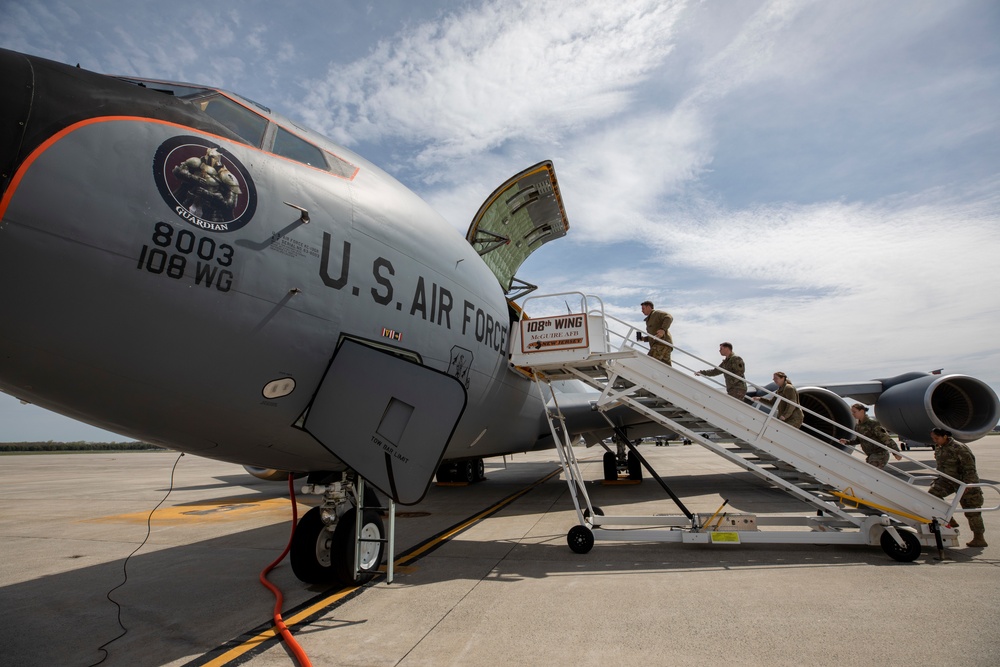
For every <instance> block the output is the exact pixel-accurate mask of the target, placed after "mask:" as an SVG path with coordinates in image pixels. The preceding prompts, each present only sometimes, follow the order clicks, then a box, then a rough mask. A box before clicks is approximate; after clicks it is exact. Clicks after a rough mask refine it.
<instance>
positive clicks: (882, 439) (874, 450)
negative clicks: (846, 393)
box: [840, 403, 903, 468]
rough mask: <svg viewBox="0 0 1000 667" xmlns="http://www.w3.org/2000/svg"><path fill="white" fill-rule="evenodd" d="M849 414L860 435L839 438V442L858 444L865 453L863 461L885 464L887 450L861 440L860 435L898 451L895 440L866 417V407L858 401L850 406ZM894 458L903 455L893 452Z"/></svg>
mask: <svg viewBox="0 0 1000 667" xmlns="http://www.w3.org/2000/svg"><path fill="white" fill-rule="evenodd" d="M851 415H853V417H854V420H855V421H856V422H857V424H856V425H855V426H854V430H855V431H857V432H858V433H859V434H860V435H856V436H854V437H853V438H851V439H850V440H847V439H845V438H841V439H840V444H842V445H851V446H852V447H853V446H854V445H857V444H860V445H861V451H863V452H864V453H865V462H867V463H870V464H871V465H873V466H875V467H876V468H884V467H885V464H886V463H888V462H889V452H887V451H886V450H884V449H882V448H881V447H876V446H875V445H873V444H872V443H870V442H868V440H862V438H861V436H862V435H863V436H865V437H866V438H869V439H871V440H874V441H875V442H879V443H882V444H883V445H885V446H886V447H888V448H889V449H893V450H895V451H897V452H898V451H899V446H898V445H897V444H896V441H895V440H893V439H892V438H891V437H889V433H888V432H887V431H886V430H885V428H884V427H883V426H882V425H881V424H879V423H878V422H877V421H875V420H874V419H869V418H868V408H867V407H865V406H864V405H861V404H860V403H855V404H854V405H852V406H851ZM893 456H895V457H896V460H897V461H899V460H900V459H902V458H903V457H902V456H900V455H899V454H893Z"/></svg>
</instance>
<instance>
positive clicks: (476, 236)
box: [465, 160, 569, 299]
mask: <svg viewBox="0 0 1000 667" xmlns="http://www.w3.org/2000/svg"><path fill="white" fill-rule="evenodd" d="M568 229H569V221H568V220H567V218H566V208H565V207H564V206H563V201H562V194H560V192H559V183H558V182H557V181H556V172H555V169H554V168H553V166H552V162H551V161H550V160H546V161H544V162H539V163H538V164H536V165H534V166H532V167H528V168H527V169H525V170H524V171H522V172H521V173H519V174H516V175H514V176H512V177H510V178H509V179H507V181H506V182H505V183H504V184H503V185H501V186H500V187H499V188H497V189H496V190H494V191H493V194H491V195H490V196H489V197H488V198H487V199H486V201H485V202H483V205H482V206H481V207H479V211H478V212H477V213H476V216H475V217H474V218H473V219H472V224H471V225H470V226H469V231H468V233H467V234H466V235H465V238H466V240H467V241H468V242H469V243H470V244H472V247H473V248H475V249H476V252H478V253H479V255H480V257H482V258H483V261H484V262H486V265H487V266H488V267H490V270H491V271H493V275H495V276H496V277H497V280H498V281H500V286H501V287H502V288H503V290H504V292H505V293H506V294H507V297H508V299H516V298H518V297H521V296H524V295H526V294H528V293H529V292H532V291H533V290H534V289H535V286H534V285H531V284H530V283H526V282H524V281H521V280H518V279H517V278H516V277H515V274H516V273H517V270H518V269H519V268H520V267H521V265H522V264H523V263H524V261H525V260H526V259H527V258H528V256H529V255H531V253H533V252H534V251H535V250H537V249H538V248H540V247H542V245H544V244H545V243H548V242H549V241H552V240H554V239H557V238H560V237H563V236H565V235H566V231H567V230H568ZM512 292H514V293H513V294H512Z"/></svg>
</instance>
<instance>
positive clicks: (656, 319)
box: [635, 301, 674, 366]
mask: <svg viewBox="0 0 1000 667" xmlns="http://www.w3.org/2000/svg"><path fill="white" fill-rule="evenodd" d="M641 308H642V314H643V315H644V316H645V318H646V333H648V334H649V336H643V335H642V332H640V331H636V332H635V337H636V339H637V340H640V341H646V342H648V343H649V352H648V354H649V356H651V357H653V358H654V359H659V360H660V361H662V362H663V363H665V364H666V365H667V366H670V365H671V364H670V353H671V352H672V351H673V349H674V348H673V345H671V344H670V343H673V342H674V339H673V338H671V337H670V324H671V323H672V322H673V321H674V318H673V316H672V315H671V314H670V313H668V312H667V311H665V310H653V302H652V301H643V302H642V304H641ZM650 336H656V337H657V338H659V339H661V340H665V341H667V342H666V343H661V342H660V341H658V340H651V339H650Z"/></svg>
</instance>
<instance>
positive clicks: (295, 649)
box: [260, 474, 312, 667]
mask: <svg viewBox="0 0 1000 667" xmlns="http://www.w3.org/2000/svg"><path fill="white" fill-rule="evenodd" d="M294 479H295V478H294V477H293V476H292V475H291V474H289V475H288V496H289V498H291V500H292V534H291V535H290V536H289V537H288V544H287V545H285V550H284V551H282V552H281V555H280V556H278V558H277V560H275V561H274V562H273V563H271V564H270V565H268V566H267V567H266V568H264V569H263V571H261V573H260V583H262V584H264V586H266V587H267V588H268V589H270V591H271V592H272V593H274V597H275V601H274V615H273V618H274V627H275V628H277V629H278V633H279V634H281V639H282V641H284V642H285V644H287V645H288V649H289V650H290V651H291V652H292V655H294V656H295V660H296V661H297V662H298V663H299V665H301V666H302V667H312V663H311V662H310V661H309V656H307V655H306V652H305V651H304V650H302V647H301V646H299V643H298V642H297V641H295V637H293V636H292V633H291V631H289V629H288V626H286V625H285V621H283V620H282V618H281V605H282V603H283V602H284V597H283V596H282V594H281V590H280V589H279V588H278V587H277V586H275V585H274V584H272V583H271V582H270V581H268V580H267V573H268V572H270V571H271V570H273V569H274V568H275V567H277V565H278V563H280V562H281V561H282V560H284V558H285V556H286V555H287V554H288V552H289V550H290V549H291V548H292V539H293V538H294V537H295V524H296V523H297V522H298V508H297V506H296V504H295V483H294V481H293V480H294Z"/></svg>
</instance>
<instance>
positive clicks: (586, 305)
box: [520, 291, 1000, 511]
mask: <svg viewBox="0 0 1000 667" xmlns="http://www.w3.org/2000/svg"><path fill="white" fill-rule="evenodd" d="M566 296H575V297H578V298H579V299H580V304H581V306H582V311H581V312H584V313H586V314H587V315H593V316H598V317H601V318H603V319H604V321H605V326H604V338H605V340H604V341H603V343H604V345H606V346H607V348H608V350H609V351H610V350H611V348H612V347H613V345H612V343H611V336H612V335H615V336H619V337H620V338H621V339H622V342H621V344H620V345H619V346H618V351H619V352H623V351H626V350H632V351H638V350H641V349H643V346H640V345H639V341H638V340H636V338H635V336H634V332H640V333H642V334H643V336H645V337H646V340H647V341H648V340H649V339H652V340H655V341H658V342H660V343H663V344H664V345H667V346H669V347H670V348H671V349H672V350H674V351H675V352H679V353H681V354H682V355H684V356H686V357H690V358H691V359H694V360H696V361H698V362H700V363H703V364H708V365H709V366H712V367H713V368H717V369H718V370H721V371H722V372H723V373H724V374H726V375H733V374H732V373H730V372H729V371H727V370H725V369H723V368H719V367H718V366H716V365H715V364H713V363H712V362H710V361H708V360H706V359H702V358H701V357H699V356H698V355H696V354H694V353H693V352H689V351H687V350H685V349H684V348H681V347H678V346H676V345H675V344H673V343H672V342H668V341H666V340H664V339H662V338H659V337H657V336H655V335H653V334H649V333H647V332H646V330H645V329H644V328H643V329H640V328H638V327H637V326H635V325H633V324H630V323H629V322H626V321H625V320H622V319H620V318H617V317H615V316H613V315H609V314H607V313H606V312H605V309H604V301H603V300H602V299H601V298H600V297H598V296H596V295H593V294H585V293H584V292H580V291H568V292H556V293H553V294H539V295H534V296H529V297H527V298H526V299H525V300H524V304H523V307H522V309H521V313H520V317H521V319H526V318H527V317H528V316H527V314H526V312H527V305H528V302H529V301H539V300H541V299H552V298H557V297H566ZM591 301H594V302H595V303H596V304H597V305H598V307H597V308H591V307H590V302H591ZM567 306H568V303H567ZM609 320H610V321H611V322H614V323H616V324H619V325H623V326H624V327H625V328H626V330H627V333H625V334H622V333H620V332H619V331H617V330H615V329H612V327H610V326H608V325H607V322H608V321H609ZM673 362H674V359H673V358H672V359H671V365H673ZM676 365H677V367H679V368H682V369H684V370H686V371H689V372H691V373H692V374H693V373H695V372H696V371H695V370H694V369H693V368H691V367H689V366H687V365H685V364H683V363H681V362H679V361H678V362H677V364H676ZM734 377H738V376H735V375H734ZM708 379H709V381H710V382H712V383H714V384H717V385H722V383H721V382H719V381H717V380H715V379H713V378H708ZM741 379H742V380H743V381H745V382H746V383H747V385H748V386H752V387H753V388H754V389H755V390H756V391H757V392H763V393H765V394H771V395H774V396H775V398H776V399H777V400H775V402H774V405H773V406H772V407H771V410H770V411H768V419H771V418H772V416H773V415H774V414H776V411H777V409H778V407H779V405H780V403H781V401H784V400H786V399H785V398H783V397H781V396H778V395H777V394H776V393H774V392H773V391H771V390H769V389H767V388H766V387H762V386H761V385H758V384H757V383H755V382H753V381H751V380H748V379H746V378H741ZM797 405H798V407H799V409H800V410H802V411H803V412H805V413H808V414H810V415H812V416H813V417H815V418H817V419H819V420H820V421H822V422H825V423H827V424H830V425H831V426H833V427H834V433H836V432H837V431H838V430H839V431H846V432H848V433H851V434H853V435H855V436H858V437H860V438H864V439H865V440H867V441H868V442H871V443H872V444H874V445H876V446H877V447H880V448H882V449H884V450H886V451H888V452H890V453H895V454H899V455H901V456H902V457H903V458H904V459H906V460H907V461H910V462H911V463H913V464H916V466H917V467H918V468H921V469H923V470H924V471H928V472H930V473H932V474H933V475H935V476H937V477H943V478H945V479H948V480H950V481H952V482H954V483H956V484H958V485H960V487H962V486H963V485H964V484H965V483H964V482H962V480H959V479H955V478H954V477H952V476H950V475H948V474H947V473H944V472H941V471H939V470H937V469H936V468H932V467H930V466H929V465H927V464H926V463H924V462H923V461H920V460H918V459H915V458H913V457H911V456H909V455H908V454H906V453H905V452H897V451H896V450H893V449H890V448H888V447H886V446H885V445H883V444H882V443H880V442H876V441H874V440H872V439H870V438H868V437H867V436H865V435H863V434H861V433H858V432H857V431H855V430H853V429H850V428H848V427H846V426H842V425H841V424H839V423H837V422H835V421H833V420H831V419H827V418H826V417H824V416H823V415H821V414H819V413H817V412H814V411H812V410H810V409H808V408H806V407H804V406H802V405H800V404H797ZM804 426H806V428H807V429H810V430H813V431H815V429H812V428H811V427H809V426H808V425H804ZM816 433H819V432H818V431H816ZM821 435H822V436H823V438H824V439H825V438H826V437H827V436H826V434H821ZM814 437H815V436H814ZM828 444H829V443H828ZM830 446H831V447H832V446H834V445H833V444H830ZM852 449H853V448H852ZM855 451H856V450H855ZM844 453H845V454H846V453H847V452H844ZM849 455H853V452H852V453H851V454H849ZM888 465H889V466H891V467H892V469H893V471H895V472H898V473H899V474H901V475H904V476H905V478H906V481H907V483H909V484H914V485H915V484H916V483H917V482H918V481H923V480H926V479H928V478H929V477H930V475H928V476H927V477H923V476H921V475H919V474H916V475H915V474H913V473H911V472H910V471H907V470H903V469H901V468H899V467H898V466H896V465H894V464H892V463H889V464H888ZM913 472H917V471H913ZM960 490H963V491H964V488H962V489H960ZM998 491H1000V488H998ZM960 498H961V494H956V499H955V500H954V502H952V506H953V508H954V507H955V506H957V505H958V502H959V499H960ZM998 508H1000V506H998ZM983 511H990V510H983Z"/></svg>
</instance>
